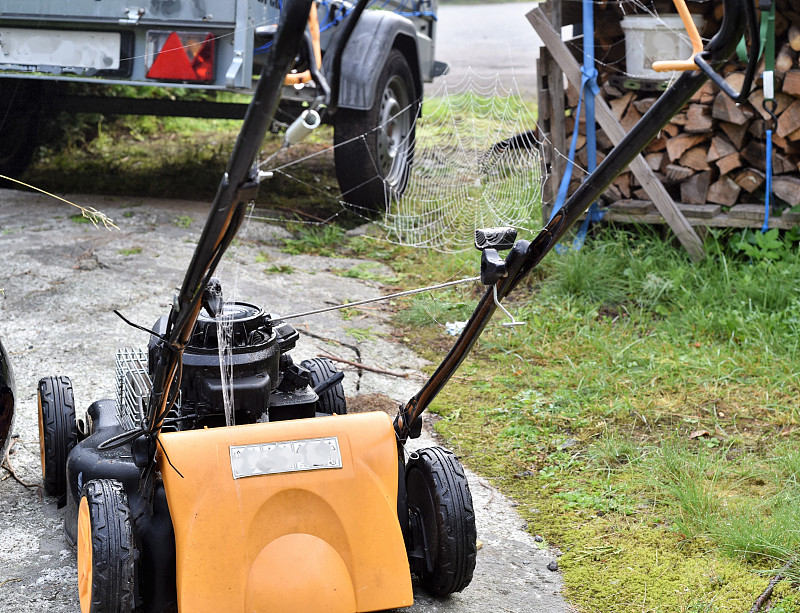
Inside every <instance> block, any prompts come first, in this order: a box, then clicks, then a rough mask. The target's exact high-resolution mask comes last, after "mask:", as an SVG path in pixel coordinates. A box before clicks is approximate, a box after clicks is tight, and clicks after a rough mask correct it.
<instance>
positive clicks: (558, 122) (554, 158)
mask: <svg viewBox="0 0 800 613" xmlns="http://www.w3.org/2000/svg"><path fill="white" fill-rule="evenodd" d="M544 6H545V8H546V10H547V14H548V19H549V21H550V24H551V25H552V27H553V28H554V29H555V30H556V31H558V32H560V31H561V24H562V16H561V0H548V1H547V2H546V3H545V5H544ZM536 72H537V80H538V83H539V88H538V89H539V122H540V126H542V125H543V129H542V136H543V140H544V141H545V164H546V167H547V168H548V173H547V177H546V179H545V184H544V187H543V190H542V196H543V202H542V221H543V223H547V221H548V219H549V218H550V212H551V211H552V209H553V204H554V203H555V201H556V196H557V195H558V185H559V182H560V181H561V177H562V176H563V175H564V169H565V168H566V167H567V164H566V160H565V159H564V156H563V152H564V151H566V126H565V124H564V113H565V109H564V87H563V83H564V73H563V72H562V70H561V67H560V66H559V65H558V62H556V61H555V59H554V58H553V56H552V55H551V54H550V53H549V52H548V50H547V47H546V46H545V47H542V49H541V51H540V54H539V61H538V63H537V70H536ZM542 119H544V123H543V124H542V123H541V122H542Z"/></svg>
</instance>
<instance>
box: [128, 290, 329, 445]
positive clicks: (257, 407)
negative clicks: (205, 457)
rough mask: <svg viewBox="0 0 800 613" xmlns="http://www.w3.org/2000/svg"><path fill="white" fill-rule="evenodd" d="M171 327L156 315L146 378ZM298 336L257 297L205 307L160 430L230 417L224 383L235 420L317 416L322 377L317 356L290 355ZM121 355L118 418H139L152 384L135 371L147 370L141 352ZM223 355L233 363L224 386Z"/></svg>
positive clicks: (220, 423)
mask: <svg viewBox="0 0 800 613" xmlns="http://www.w3.org/2000/svg"><path fill="white" fill-rule="evenodd" d="M166 329H167V318H166V317H161V318H159V320H158V321H157V322H156V324H155V326H154V327H153V333H154V335H153V336H151V340H150V343H149V346H148V360H147V362H148V363H149V364H150V366H149V368H148V374H149V377H148V381H149V380H151V379H152V376H153V367H152V365H153V364H154V363H155V361H156V360H155V352H156V351H157V342H158V336H163V335H164V333H165V332H166ZM156 335H158V336H156ZM298 337H299V334H298V332H297V330H295V329H294V327H293V326H291V325H290V324H288V323H284V322H279V321H274V320H273V319H272V318H271V317H270V315H269V314H267V313H265V312H264V310H263V309H261V308H259V307H257V306H255V305H252V304H248V303H244V302H227V303H225V304H224V306H223V308H222V312H221V313H220V314H219V315H218V316H217V317H216V318H212V317H210V316H209V314H208V312H207V311H206V310H205V309H203V310H202V311H201V312H200V316H199V317H198V319H197V324H196V325H195V328H194V332H193V333H192V337H191V340H190V342H189V345H188V346H187V347H186V349H185V351H184V354H183V373H182V377H181V385H180V393H179V396H178V400H177V401H176V403H175V406H174V407H173V408H172V410H171V411H170V412H169V414H168V415H167V417H166V418H165V420H164V426H163V431H164V432H172V431H179V430H194V429H198V428H204V427H209V428H211V427H216V426H223V425H226V417H225V411H226V398H225V394H226V391H227V394H228V398H227V406H228V411H229V412H230V416H229V421H230V422H232V423H241V424H244V423H256V422H264V421H283V420H286V419H299V418H305V417H314V416H315V413H316V403H317V400H318V396H317V394H316V393H315V392H314V390H313V389H312V388H311V387H310V386H311V385H312V383H313V382H315V381H316V382H317V383H319V382H320V381H319V379H320V378H321V376H319V374H318V373H317V372H315V373H314V375H315V376H313V377H312V374H311V372H310V371H311V370H315V369H316V362H317V360H310V361H309V363H308V366H309V367H310V368H306V366H305V365H297V364H295V363H294V361H293V360H292V358H291V356H290V355H289V351H291V350H292V349H294V347H295V345H296V343H297V339H298ZM220 340H221V341H222V349H220ZM122 357H123V359H120V356H118V368H117V387H118V396H117V397H118V405H119V406H120V410H121V414H120V418H121V420H124V421H127V422H128V423H130V424H134V423H136V422H137V421H138V420H140V419H141V416H142V414H143V408H144V406H145V405H144V403H146V402H147V398H148V396H149V394H150V389H149V386H147V387H146V388H145V387H144V386H142V385H141V384H139V383H138V381H139V380H140V379H141V377H137V376H136V374H135V373H137V372H141V371H142V362H141V359H133V360H125V359H124V354H123V356H122ZM140 357H141V356H140ZM220 359H222V361H223V363H224V364H225V368H226V369H227V370H228V375H229V377H228V378H229V379H230V381H228V386H227V387H226V386H225V382H224V381H223V378H222V373H221V371H220ZM120 362H122V363H120ZM323 412H324V411H323ZM340 412H341V411H340ZM228 425H230V424H228Z"/></svg>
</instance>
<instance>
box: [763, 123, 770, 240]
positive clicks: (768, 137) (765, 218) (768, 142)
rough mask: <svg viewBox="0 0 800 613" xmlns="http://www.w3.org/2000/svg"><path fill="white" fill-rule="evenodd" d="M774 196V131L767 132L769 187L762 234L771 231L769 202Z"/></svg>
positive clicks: (766, 195)
mask: <svg viewBox="0 0 800 613" xmlns="http://www.w3.org/2000/svg"><path fill="white" fill-rule="evenodd" d="M771 195H772V130H767V185H766V187H765V188H764V225H762V226H761V232H762V233H764V232H766V231H767V230H769V204H770V203H769V201H770V196H771Z"/></svg>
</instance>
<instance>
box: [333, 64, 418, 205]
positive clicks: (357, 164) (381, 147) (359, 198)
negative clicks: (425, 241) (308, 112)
mask: <svg viewBox="0 0 800 613" xmlns="http://www.w3.org/2000/svg"><path fill="white" fill-rule="evenodd" d="M418 109H419V101H418V99H417V95H416V88H415V86H414V77H413V75H412V73H411V68H410V67H409V65H408V60H406V57H405V56H404V55H403V54H402V53H401V52H400V51H398V50H397V49H393V50H392V52H391V53H390V54H389V56H388V58H387V59H386V63H385V64H384V66H383V70H382V71H381V74H380V77H378V82H377V87H376V89H375V100H374V102H373V104H372V108H370V109H368V110H366V111H359V110H353V109H340V110H339V111H338V112H337V114H336V116H335V122H334V132H333V142H334V150H333V154H334V161H335V163H336V178H337V179H338V180H339V189H340V190H341V191H342V200H344V201H345V202H347V203H350V204H354V205H357V206H359V207H364V208H367V209H369V210H372V211H383V210H385V207H386V206H387V204H388V203H389V202H390V201H391V199H392V198H399V197H400V196H402V195H403V192H404V191H405V189H406V185H407V184H408V176H409V171H410V169H411V164H412V162H413V160H414V136H415V129H416V119H417V114H418Z"/></svg>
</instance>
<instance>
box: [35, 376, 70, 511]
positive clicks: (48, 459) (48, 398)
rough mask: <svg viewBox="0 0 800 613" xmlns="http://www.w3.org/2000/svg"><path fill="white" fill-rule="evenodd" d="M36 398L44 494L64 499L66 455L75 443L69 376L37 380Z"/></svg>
mask: <svg viewBox="0 0 800 613" xmlns="http://www.w3.org/2000/svg"><path fill="white" fill-rule="evenodd" d="M36 395H37V397H38V402H39V452H40V453H41V460H42V480H43V481H44V491H45V492H47V493H48V494H50V495H51V496H63V495H64V494H65V493H66V491H67V456H68V455H69V452H70V451H72V448H73V447H74V446H75V444H76V443H77V442H78V425H77V422H76V421H75V400H74V399H73V395H72V381H70V380H69V377H45V378H44V379H41V380H40V381H39V388H38V389H37V394H36Z"/></svg>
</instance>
